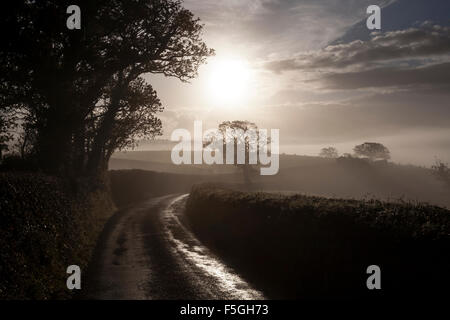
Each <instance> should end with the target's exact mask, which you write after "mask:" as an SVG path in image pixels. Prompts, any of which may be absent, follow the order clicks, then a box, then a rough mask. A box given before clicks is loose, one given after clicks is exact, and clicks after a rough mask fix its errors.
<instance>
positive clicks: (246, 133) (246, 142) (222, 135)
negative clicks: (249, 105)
mask: <svg viewBox="0 0 450 320" xmlns="http://www.w3.org/2000/svg"><path fill="white" fill-rule="evenodd" d="M261 138H265V137H261V136H260V132H259V131H258V126H257V125H256V124H255V123H253V122H250V121H241V120H234V121H224V122H222V123H221V124H219V127H218V133H217V134H213V135H210V136H209V137H208V138H207V139H206V141H204V143H203V145H204V146H208V145H214V144H216V143H218V142H219V143H222V146H216V147H220V149H221V150H223V154H222V157H223V163H227V161H226V160H227V159H226V152H225V151H226V150H227V148H230V149H231V148H232V150H233V157H234V158H233V164H234V165H236V166H237V167H240V168H242V173H243V178H244V184H245V185H246V186H247V187H251V185H252V181H251V175H252V172H253V171H254V170H253V168H252V164H254V165H256V164H258V151H259V149H258V148H259V143H258V142H259V139H261ZM239 150H241V151H243V157H244V159H243V161H241V162H242V163H239V161H238V155H239V152H240V151H239Z"/></svg>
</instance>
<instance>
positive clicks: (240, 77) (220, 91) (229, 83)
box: [208, 59, 250, 106]
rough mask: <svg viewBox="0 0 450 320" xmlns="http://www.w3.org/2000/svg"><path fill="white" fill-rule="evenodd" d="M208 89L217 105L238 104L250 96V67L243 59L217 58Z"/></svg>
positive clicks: (213, 65) (212, 67)
mask: <svg viewBox="0 0 450 320" xmlns="http://www.w3.org/2000/svg"><path fill="white" fill-rule="evenodd" d="M210 70H211V73H210V77H209V81H208V87H209V88H208V89H209V93H210V98H211V99H212V102H213V103H214V104H215V105H217V106H236V105H239V104H243V103H245V101H246V100H247V98H248V89H249V88H248V83H249V78H250V68H249V67H248V64H247V63H246V62H245V61H243V60H238V59H227V60H216V61H213V62H212V63H211V67H210Z"/></svg>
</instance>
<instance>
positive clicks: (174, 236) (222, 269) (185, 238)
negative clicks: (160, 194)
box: [163, 195, 265, 300]
mask: <svg viewBox="0 0 450 320" xmlns="http://www.w3.org/2000/svg"><path fill="white" fill-rule="evenodd" d="M187 196H188V195H183V196H180V197H178V198H176V199H175V200H173V201H172V203H171V204H170V205H169V206H168V208H167V209H166V210H164V212H163V213H164V216H163V225H164V228H165V229H166V232H167V235H168V236H169V241H170V242H171V244H172V246H173V250H174V251H175V253H176V254H178V255H180V256H181V258H183V259H185V260H186V261H188V262H189V263H191V264H193V265H194V266H196V267H197V268H199V269H201V270H202V271H203V272H204V273H205V275H206V276H208V277H209V278H213V279H214V280H215V281H214V283H215V286H217V288H218V289H219V290H220V291H221V292H223V293H224V295H225V296H226V297H227V299H237V300H258V299H265V297H264V295H263V294H262V293H261V292H260V291H258V290H255V289H253V288H252V287H251V286H250V284H248V283H247V282H246V281H245V280H243V279H242V278H241V277H240V276H239V275H237V273H236V272H235V271H234V270H233V269H232V268H230V267H228V266H226V265H225V264H224V263H223V262H221V261H220V259H219V258H217V257H215V255H214V254H212V253H211V251H210V250H209V249H208V248H206V247H205V246H204V245H203V244H202V243H201V242H200V241H199V240H198V239H197V238H196V237H195V236H194V235H193V234H192V232H191V231H190V230H188V229H187V228H186V227H184V226H183V224H182V223H181V222H180V220H179V219H178V216H177V212H176V209H175V208H176V207H177V206H176V205H175V204H176V203H177V202H179V201H184V200H185V199H186V197H187Z"/></svg>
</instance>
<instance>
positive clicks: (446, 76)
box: [316, 62, 450, 91]
mask: <svg viewBox="0 0 450 320" xmlns="http://www.w3.org/2000/svg"><path fill="white" fill-rule="evenodd" d="M316 81H317V80H316ZM318 81H320V82H321V83H322V85H323V86H324V87H325V88H327V89H346V90H349V89H362V88H380V87H405V86H406V87H407V86H414V87H415V89H417V86H426V87H430V86H431V87H432V88H434V89H435V90H438V89H443V90H445V91H446V90H448V88H449V86H450V62H446V63H439V64H433V65H428V66H425V67H418V68H399V67H386V68H376V69H371V70H364V71H359V72H346V73H330V74H327V75H324V76H322V77H321V78H320V79H319V80H318Z"/></svg>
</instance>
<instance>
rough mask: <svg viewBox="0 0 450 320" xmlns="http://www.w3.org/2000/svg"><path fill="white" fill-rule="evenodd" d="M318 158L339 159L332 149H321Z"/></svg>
mask: <svg viewBox="0 0 450 320" xmlns="http://www.w3.org/2000/svg"><path fill="white" fill-rule="evenodd" d="M319 157H322V158H331V159H335V158H337V157H339V153H338V151H337V149H336V148H334V147H328V148H322V149H321V150H320V153H319Z"/></svg>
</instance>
